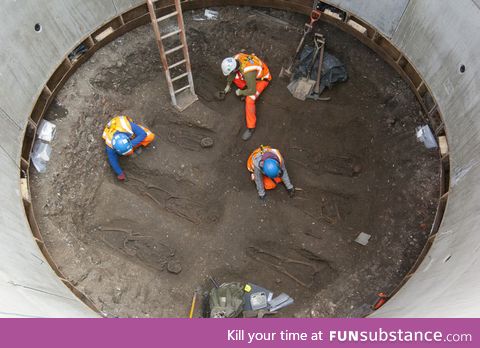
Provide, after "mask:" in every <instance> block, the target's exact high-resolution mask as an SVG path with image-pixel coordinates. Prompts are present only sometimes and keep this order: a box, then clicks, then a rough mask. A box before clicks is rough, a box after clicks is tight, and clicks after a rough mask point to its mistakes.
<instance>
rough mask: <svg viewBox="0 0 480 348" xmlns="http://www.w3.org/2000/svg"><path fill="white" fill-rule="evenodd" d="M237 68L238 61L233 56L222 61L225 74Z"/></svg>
mask: <svg viewBox="0 0 480 348" xmlns="http://www.w3.org/2000/svg"><path fill="white" fill-rule="evenodd" d="M236 68H237V61H236V60H235V58H233V57H228V58H225V59H224V60H223V62H222V72H223V75H225V76H228V75H230V74H231V73H232V72H233V71H234V70H235V69H236Z"/></svg>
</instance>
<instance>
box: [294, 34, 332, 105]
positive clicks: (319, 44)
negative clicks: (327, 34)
mask: <svg viewBox="0 0 480 348" xmlns="http://www.w3.org/2000/svg"><path fill="white" fill-rule="evenodd" d="M324 43H325V40H324V39H323V36H322V35H321V34H318V33H316V34H315V50H314V52H313V58H312V63H311V64H310V67H309V68H308V70H307V76H306V77H302V78H300V79H298V80H294V81H292V82H290V84H289V85H288V86H287V88H288V90H289V91H290V92H291V93H292V95H293V96H294V97H295V98H297V99H300V100H302V101H304V100H305V99H307V96H308V95H309V94H310V93H311V92H312V89H313V86H314V85H315V84H316V81H315V80H312V79H311V78H310V75H311V73H312V70H313V67H314V66H315V61H316V59H317V56H318V52H319V51H320V49H322V51H323V46H324Z"/></svg>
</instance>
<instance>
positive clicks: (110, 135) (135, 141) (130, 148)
mask: <svg viewBox="0 0 480 348" xmlns="http://www.w3.org/2000/svg"><path fill="white" fill-rule="evenodd" d="M102 137H103V139H105V144H106V145H107V156H108V161H109V162H110V165H111V166H112V169H113V171H114V172H115V174H117V179H118V180H120V181H125V179H126V176H125V172H124V171H123V170H122V168H121V167H120V164H119V163H118V156H130V155H131V154H133V152H134V151H135V149H137V148H138V147H140V146H144V147H146V146H148V145H149V144H150V143H151V142H152V141H153V139H154V138H155V134H153V133H152V132H151V131H150V130H149V129H148V128H146V127H143V126H140V125H137V124H136V123H134V122H133V120H132V119H131V118H130V117H128V116H115V117H114V118H112V119H111V120H110V122H108V124H107V125H106V127H105V129H104V131H103V136H102Z"/></svg>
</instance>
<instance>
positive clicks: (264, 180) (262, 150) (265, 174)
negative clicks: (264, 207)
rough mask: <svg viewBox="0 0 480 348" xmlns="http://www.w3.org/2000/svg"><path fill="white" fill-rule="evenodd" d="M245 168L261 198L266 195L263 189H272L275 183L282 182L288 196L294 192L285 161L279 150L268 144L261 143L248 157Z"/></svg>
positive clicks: (275, 185)
mask: <svg viewBox="0 0 480 348" xmlns="http://www.w3.org/2000/svg"><path fill="white" fill-rule="evenodd" d="M247 169H248V171H249V172H250V173H252V174H251V178H252V180H254V181H255V185H256V186H257V191H258V196H259V197H260V199H261V200H264V199H265V197H266V192H265V190H273V189H274V188H275V187H277V184H279V183H281V182H283V184H284V185H285V187H286V188H287V192H288V194H289V196H290V197H293V195H294V194H295V188H294V187H293V185H292V183H291V182H290V178H289V177H288V173H287V168H286V167H285V161H284V160H283V157H282V155H281V154H280V151H278V150H277V149H272V148H271V147H270V146H263V145H261V146H260V147H259V148H258V149H256V150H254V151H253V152H252V154H251V155H250V156H249V157H248V161H247Z"/></svg>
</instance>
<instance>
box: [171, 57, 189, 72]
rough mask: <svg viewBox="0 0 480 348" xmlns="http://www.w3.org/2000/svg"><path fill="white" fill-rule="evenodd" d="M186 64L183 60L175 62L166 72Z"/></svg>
mask: <svg viewBox="0 0 480 348" xmlns="http://www.w3.org/2000/svg"><path fill="white" fill-rule="evenodd" d="M186 62H187V60H186V59H183V60H181V61H179V62H176V63H174V64H172V65H170V66H169V67H168V70H170V69H173V68H175V67H176V66H179V65H181V64H183V63H186Z"/></svg>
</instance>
